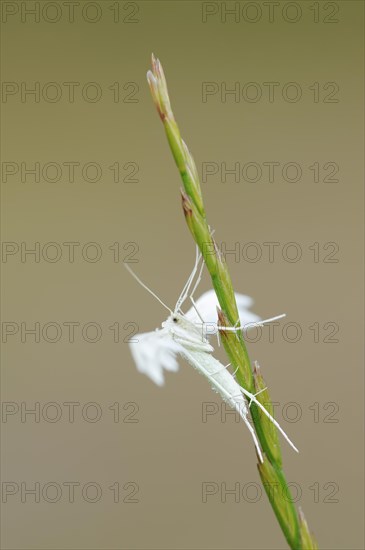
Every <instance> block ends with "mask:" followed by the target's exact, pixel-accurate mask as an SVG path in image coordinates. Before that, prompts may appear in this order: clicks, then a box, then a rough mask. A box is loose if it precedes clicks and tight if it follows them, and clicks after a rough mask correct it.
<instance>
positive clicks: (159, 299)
mask: <svg viewBox="0 0 365 550" xmlns="http://www.w3.org/2000/svg"><path fill="white" fill-rule="evenodd" d="M124 267H125V268H126V270H127V271H129V273H130V274H131V275H132V277H133V278H134V279H135V280H136V281H137V282H138V283H139V284H140V285H141V286H143V288H144V289H146V290H147V292H149V293H150V294H152V296H153V297H154V298H156V300H157V301H158V302H160V304H161V305H163V307H165V308H166V309H167V310H168V311H169V312H170V313H171V314H172V313H173V311H172V309H170V308H169V306H167V305H166V304H164V302H163V301H162V300H161V298H159V297H158V296H157V294H155V293H154V292H153V291H152V290H151V289H150V288H148V286H147V285H145V284H144V283H143V282H142V281H141V279H140V278H139V277H138V276H137V275H136V274H135V273H134V271H133V270H132V268H131V267H129V265H128V264H126V263H125V264H124Z"/></svg>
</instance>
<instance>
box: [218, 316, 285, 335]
mask: <svg viewBox="0 0 365 550" xmlns="http://www.w3.org/2000/svg"><path fill="white" fill-rule="evenodd" d="M283 317H286V313H282V314H281V315H276V316H275V317H270V318H269V319H264V320H263V321H257V322H253V323H247V324H246V325H243V326H242V325H237V324H236V325H235V326H234V327H222V326H218V330H223V331H224V332H237V331H239V330H249V329H250V328H254V327H262V326H264V324H265V323H271V322H272V321H277V320H278V319H283Z"/></svg>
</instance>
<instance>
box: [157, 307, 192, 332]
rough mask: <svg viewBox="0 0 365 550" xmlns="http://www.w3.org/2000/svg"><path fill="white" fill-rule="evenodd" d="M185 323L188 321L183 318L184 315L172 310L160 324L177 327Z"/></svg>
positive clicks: (166, 326) (172, 327)
mask: <svg viewBox="0 0 365 550" xmlns="http://www.w3.org/2000/svg"><path fill="white" fill-rule="evenodd" d="M186 323H189V321H188V320H187V319H186V318H185V316H184V315H182V314H181V313H176V312H175V311H173V312H172V313H171V315H169V316H168V318H167V319H166V321H165V322H164V323H162V326H163V327H165V328H171V329H174V328H175V329H178V328H179V327H183V326H184V325H186Z"/></svg>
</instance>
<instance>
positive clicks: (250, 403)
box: [248, 387, 267, 407]
mask: <svg viewBox="0 0 365 550" xmlns="http://www.w3.org/2000/svg"><path fill="white" fill-rule="evenodd" d="M265 390H267V387H266V388H262V390H260V391H258V392H257V393H255V394H254V396H255V397H256V396H257V395H259V394H260V393H262V392H263V391H265ZM252 403H253V401H252V399H250V402H249V404H248V406H249V407H251V405H252Z"/></svg>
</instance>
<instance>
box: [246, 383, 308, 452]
mask: <svg viewBox="0 0 365 550" xmlns="http://www.w3.org/2000/svg"><path fill="white" fill-rule="evenodd" d="M240 390H241V391H242V393H243V394H244V395H246V396H247V397H249V398H250V399H251V401H252V402H253V403H255V405H257V406H258V407H259V408H260V409H261V410H262V412H263V413H264V414H265V415H266V416H267V417H268V418H269V419H270V420H271V422H272V423H273V424H274V426H276V427H277V429H278V430H279V432H281V433H282V435H283V436H284V438H285V439H286V440H287V442H288V443H289V445H290V446H291V447H293V449H294V450H295V451H296V452H297V453H299V451H298V449H297V448H296V446H295V445H294V443H293V442H292V441H291V440H290V439H289V437H288V436H287V435H286V433H285V432H284V430H283V428H282V427H281V426H280V424H279V422H277V421H276V420H275V418H274V417H272V416H271V414H270V413H269V411H267V410H266V409H265V407H264V406H263V405H262V404H261V403H260V401H258V400H257V399H256V397H255V396H254V394H253V393H250V392H249V391H248V390H246V389H245V388H243V387H242V386H240Z"/></svg>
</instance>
